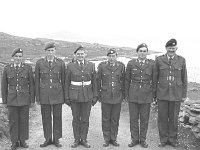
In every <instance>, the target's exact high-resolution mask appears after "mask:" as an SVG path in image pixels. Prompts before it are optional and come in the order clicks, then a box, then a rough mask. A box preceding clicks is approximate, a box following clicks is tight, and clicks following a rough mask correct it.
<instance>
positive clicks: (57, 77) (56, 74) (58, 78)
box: [52, 70, 61, 81]
mask: <svg viewBox="0 0 200 150" xmlns="http://www.w3.org/2000/svg"><path fill="white" fill-rule="evenodd" d="M60 75H61V72H60V71H57V70H54V71H53V74H52V78H53V79H56V80H58V81H60V79H61V77H60Z"/></svg>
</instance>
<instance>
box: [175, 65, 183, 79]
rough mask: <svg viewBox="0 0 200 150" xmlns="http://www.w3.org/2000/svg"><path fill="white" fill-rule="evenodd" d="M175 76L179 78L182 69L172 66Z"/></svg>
mask: <svg viewBox="0 0 200 150" xmlns="http://www.w3.org/2000/svg"><path fill="white" fill-rule="evenodd" d="M174 69H175V74H176V76H177V77H180V76H181V71H182V67H181V66H174Z"/></svg>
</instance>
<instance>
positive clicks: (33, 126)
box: [0, 103, 198, 150]
mask: <svg viewBox="0 0 200 150" xmlns="http://www.w3.org/2000/svg"><path fill="white" fill-rule="evenodd" d="M127 108H128V107H127V104H123V107H122V112H121V118H120V125H119V134H118V139H117V140H118V142H119V143H120V147H118V148H116V147H114V146H112V145H110V146H109V147H107V148H104V147H103V146H102V144H103V135H102V130H101V107H100V103H97V104H96V105H95V106H94V107H93V108H92V110H91V116H90V128H89V134H88V141H89V143H90V144H91V148H90V149H94V150H102V149H109V150H112V149H119V150H126V149H127V150H128V149H137V150H140V149H143V148H141V146H140V145H138V146H136V147H134V148H129V147H128V146H127V145H128V144H129V143H130V141H131V140H130V132H129V114H128V111H127ZM30 114H31V115H30V139H29V140H28V141H27V143H28V144H29V150H40V149H41V150H54V149H57V148H56V147H55V146H54V145H50V146H48V147H45V148H40V147H39V145H40V144H41V143H42V142H43V141H44V138H43V129H42V119H41V114H40V106H38V105H36V106H34V107H33V108H32V109H31V110H30ZM184 130H187V129H184ZM181 131H182V132H185V131H183V130H181ZM188 134H191V132H190V130H189V129H188ZM190 136H191V137H192V136H193V135H192V134H191V135H190ZM73 140H74V139H73V132H72V115H71V109H70V107H68V106H67V105H63V137H62V139H60V142H61V144H62V145H63V147H62V148H59V149H60V150H70V149H72V148H71V147H70V144H71V143H73ZM194 140H196V139H195V138H194V139H191V138H188V137H183V136H182V137H181V139H180V143H181V145H180V146H179V147H178V148H176V149H177V150H183V149H192V150H197V148H196V145H193V142H194ZM147 142H148V144H149V148H147V150H158V149H160V148H159V147H158V143H159V137H158V129H157V110H156V107H154V108H153V109H152V111H151V116H150V122H149V129H148V135H147ZM3 143H4V144H3V145H1V147H0V149H1V150H4V149H5V150H7V149H8V147H9V145H10V142H8V141H4V142H3ZM191 144H192V146H191ZM197 144H198V143H197ZM188 145H189V146H188ZM20 149H23V148H18V150H20ZM77 149H85V148H84V147H82V146H79V147H78V148H77ZM162 149H163V150H173V149H174V148H173V147H171V146H166V147H165V148H162Z"/></svg>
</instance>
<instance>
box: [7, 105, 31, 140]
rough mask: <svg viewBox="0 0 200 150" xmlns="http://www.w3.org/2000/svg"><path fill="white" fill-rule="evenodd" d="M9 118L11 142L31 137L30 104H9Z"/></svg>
mask: <svg viewBox="0 0 200 150" xmlns="http://www.w3.org/2000/svg"><path fill="white" fill-rule="evenodd" d="M8 119H9V129H10V138H11V142H12V143H15V142H17V141H25V140H27V139H28V138H29V106H28V105H25V106H8Z"/></svg>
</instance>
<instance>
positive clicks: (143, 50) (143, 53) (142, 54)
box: [137, 47, 148, 60]
mask: <svg viewBox="0 0 200 150" xmlns="http://www.w3.org/2000/svg"><path fill="white" fill-rule="evenodd" d="M137 54H138V58H139V59H141V60H144V59H146V58H147V54H148V49H147V48H146V47H141V48H140V49H139V50H138V52H137Z"/></svg>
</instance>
